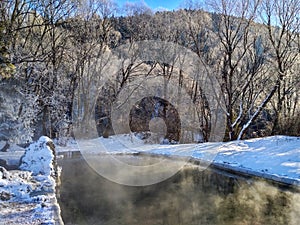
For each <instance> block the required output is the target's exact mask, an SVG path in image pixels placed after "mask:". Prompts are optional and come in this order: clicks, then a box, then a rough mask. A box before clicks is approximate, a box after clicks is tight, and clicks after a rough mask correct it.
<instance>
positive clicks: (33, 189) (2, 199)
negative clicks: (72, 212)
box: [0, 137, 60, 225]
mask: <svg viewBox="0 0 300 225" xmlns="http://www.w3.org/2000/svg"><path fill="white" fill-rule="evenodd" d="M51 142H52V141H51V140H50V139H49V138H47V137H41V138H40V139H39V140H38V141H37V142H35V143H33V144H31V145H30V146H29V147H28V148H27V149H26V151H25V155H24V157H23V158H22V163H21V166H20V169H21V170H12V171H7V170H5V169H4V168H3V167H0V224H1V225H2V224H7V225H8V224H31V225H32V224H59V223H60V218H59V207H58V204H57V200H56V196H55V185H56V182H55V170H54V168H53V159H54V155H53V154H52V150H51V148H50V147H49V146H48V143H51Z"/></svg>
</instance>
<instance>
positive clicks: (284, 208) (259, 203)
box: [59, 156, 300, 225]
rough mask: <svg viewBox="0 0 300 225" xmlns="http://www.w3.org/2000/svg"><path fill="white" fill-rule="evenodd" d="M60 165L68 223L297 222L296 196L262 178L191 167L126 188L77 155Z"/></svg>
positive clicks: (243, 224) (298, 197)
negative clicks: (252, 179) (160, 179)
mask: <svg viewBox="0 0 300 225" xmlns="http://www.w3.org/2000/svg"><path fill="white" fill-rule="evenodd" d="M136 157H139V156H136ZM143 157H145V156H143ZM60 165H61V166H62V176H61V180H62V186H61V187H60V199H59V200H60V206H61V210H62V217H63V220H64V222H65V224H66V225H68V224H72V225H74V224H87V225H92V224H97V225H98V224H99V225H100V224H101V225H160V224H161V225H200V224H203V225H209V224H212V225H216V224H220V225H223V224H224V225H227V224H228V225H246V224H247V225H248V224H249V225H250V224H255V225H259V224H262V225H269V224H270V225H271V224H274V225H275V224H276V225H280V224H285V225H286V224H292V225H298V224H300V195H299V194H298V193H293V192H291V191H282V190H280V189H278V188H276V187H274V186H271V185H270V184H267V183H266V182H263V181H255V182H251V184H250V183H247V181H246V180H243V179H239V180H237V179H236V178H234V177H230V176H227V175H224V174H220V173H217V172H216V171H213V170H205V171H200V170H199V169H197V167H195V166H189V167H187V168H185V169H183V170H182V171H180V172H178V173H177V174H176V175H175V176H173V177H172V178H170V179H168V180H166V181H164V182H161V183H159V184H155V185H151V186H146V187H129V186H124V185H119V184H116V183H113V182H110V181H108V180H106V179H104V178H102V177H101V176H99V175H98V174H97V173H95V172H94V171H93V170H92V169H90V168H89V166H88V164H86V163H85V161H84V160H83V159H82V158H81V157H80V156H79V157H73V158H65V159H63V160H61V161H60Z"/></svg>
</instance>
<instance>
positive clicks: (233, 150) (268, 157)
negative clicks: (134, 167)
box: [58, 135, 300, 185]
mask: <svg viewBox="0 0 300 225" xmlns="http://www.w3.org/2000/svg"><path fill="white" fill-rule="evenodd" d="M86 146H88V147H86ZM73 150H78V151H81V152H86V151H88V152H89V153H91V154H97V153H99V154H101V153H109V154H117V153H136V152H143V153H149V154H158V155H166V156H183V157H191V158H194V159H196V160H201V161H205V162H210V163H213V164H214V165H216V166H218V167H220V168H225V169H230V170H233V171H237V172H241V173H246V174H250V175H255V176H261V177H264V178H267V179H273V180H275V181H280V182H285V183H288V184H295V185H300V138H299V137H288V136H272V137H265V138H257V139H250V140H242V141H232V142H227V143H223V142H215V143H203V144H182V145H181V144H176V145H159V144H143V143H142V142H141V140H139V139H138V138H137V137H135V136H134V135H118V136H111V137H109V138H102V137H101V138H98V139H94V140H86V141H79V142H78V145H77V144H76V143H75V142H73V143H72V145H68V146H66V147H59V148H58V151H73Z"/></svg>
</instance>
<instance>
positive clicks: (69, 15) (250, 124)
mask: <svg viewBox="0 0 300 225" xmlns="http://www.w3.org/2000/svg"><path fill="white" fill-rule="evenodd" d="M0 6H1V11H0V13H1V15H0V16H1V22H0V33H1V38H0V64H1V65H0V79H1V81H0V84H1V87H2V86H3V85H12V83H13V84H14V86H15V89H14V90H16V91H17V92H18V93H19V94H18V95H21V96H23V97H24V98H25V99H26V101H24V102H22V103H20V102H18V101H16V102H15V104H16V106H15V107H13V108H10V107H7V106H6V107H4V104H8V102H12V101H10V100H9V101H8V100H7V101H4V100H3V101H2V102H0V104H1V109H0V113H1V114H0V116H1V118H12V117H9V116H8V117H6V116H5V115H13V113H12V111H16V110H17V111H18V114H17V115H16V116H15V115H14V118H15V119H14V121H11V123H14V124H15V127H16V128H15V129H22V132H23V133H24V132H28V134H35V135H36V136H38V135H41V134H43V135H48V136H50V137H52V138H54V137H63V136H67V135H71V134H72V129H71V125H72V116H74V115H75V116H77V117H82V118H83V119H84V120H86V121H90V120H93V119H95V115H94V114H95V109H97V110H96V113H99V115H98V117H97V118H96V119H98V120H99V121H100V120H101V119H102V120H104V119H105V121H106V123H111V121H110V110H109V108H110V107H111V105H112V104H113V102H114V100H115V99H116V98H117V96H118V94H119V93H120V91H121V90H122V88H123V87H124V85H126V84H128V83H130V82H132V81H133V80H134V79H136V78H138V77H139V76H140V75H139V74H141V71H143V76H153V77H156V76H157V77H163V79H165V82H169V81H174V82H175V81H176V82H177V83H178V85H179V86H180V87H183V88H185V89H186V92H187V93H188V94H189V96H190V98H191V100H192V101H193V103H194V104H195V106H196V108H197V112H198V117H199V118H198V122H199V123H198V124H193V126H194V127H196V128H197V129H200V130H201V132H202V135H203V136H204V139H205V140H208V139H209V134H210V129H211V118H212V115H211V113H212V112H211V109H210V108H209V105H208V104H207V97H208V96H205V93H204V92H203V90H202V87H201V85H200V82H199V81H198V80H197V79H190V78H188V76H187V75H186V74H185V72H186V71H181V69H180V68H176V67H175V64H173V63H169V64H166V63H161V62H141V61H139V60H137V59H136V58H135V54H132V55H131V56H130V57H131V58H130V59H128V60H127V61H126V62H125V61H124V62H123V63H120V67H119V68H118V70H117V71H110V72H111V73H112V74H109V77H110V82H107V83H103V81H104V80H107V79H106V78H107V77H105V76H107V74H105V73H104V72H107V70H106V67H107V66H108V64H109V63H110V62H111V61H112V58H111V55H110V53H111V52H113V51H114V49H115V48H117V47H118V46H121V45H123V44H127V45H126V46H128V47H129V48H130V46H133V45H134V44H135V43H138V42H139V41H145V40H159V41H166V42H171V43H174V44H178V45H180V46H183V47H185V48H187V49H190V50H192V51H193V52H194V53H195V54H196V55H197V56H198V58H199V62H200V63H201V64H202V65H203V67H204V68H205V73H206V75H207V76H209V77H213V78H214V79H215V80H216V82H217V84H216V85H219V86H220V87H221V90H222V95H221V96H222V101H223V102H224V107H223V108H222V110H223V113H224V115H226V124H225V125H224V126H226V134H225V138H224V139H225V140H235V139H241V138H248V137H257V136H266V135H273V134H288V135H299V134H300V130H299V127H300V106H299V97H300V96H299V95H300V93H299V86H300V83H299V82H300V75H299V74H300V73H299V69H300V67H299V65H300V64H299V62H300V58H299V55H300V37H299V33H300V32H299V31H300V30H299V28H300V18H299V15H300V1H298V0H296V1H294V0H287V1H279V0H230V1H225V0H208V1H206V3H205V4H202V8H200V4H197V2H195V1H193V2H192V1H191V2H189V4H186V9H181V10H178V11H175V12H156V13H155V12H152V11H151V9H149V8H148V7H147V6H145V5H143V4H141V3H136V4H127V5H126V6H125V7H124V8H123V9H122V8H120V7H118V6H117V5H116V4H115V3H114V2H113V1H112V0H101V1H96V0H63V1H58V0H4V1H2V2H1V3H0ZM120 15H122V16H120ZM128 61H129V63H128ZM201 73H203V71H201ZM145 74H146V75H145ZM199 76H201V74H200V75H199ZM9 79H12V80H19V82H8V80H9ZM16 83H17V86H16ZM95 87H97V88H96V89H95ZM3 90H4V89H3ZM5 90H6V91H5V93H6V94H5V96H7V89H5ZM76 91H77V92H78V91H79V92H80V93H81V94H80V96H79V95H78V94H77V93H76ZM2 92H3V91H2ZM2 92H1V95H2V96H4V94H3V93H4V92H3V93H2ZM18 95H16V96H18ZM11 96H13V95H11ZM95 96H98V98H96V100H95V98H94V97H95ZM91 99H94V100H91ZM101 99H102V100H101ZM99 101H100V102H99ZM5 102H6V103H5ZM104 102H105V106H104V107H102V106H101V107H100V106H99V104H104ZM2 104H3V106H2ZM146 105H147V104H146ZM33 106H34V107H33ZM30 109H32V110H31V111H30ZM99 110H100V111H101V110H102V111H101V112H100V111H99ZM100 114H101V115H100ZM17 117H18V118H17ZM20 118H22V119H20ZM22 120H23V121H26V126H17V125H16V124H22ZM1 121H2V120H1ZM99 121H98V122H99ZM107 121H108V122H107ZM7 122H8V124H9V121H7ZM100 123H101V121H100ZM2 124H3V123H2ZM105 126H108V125H107V124H106V125H105ZM2 127H3V126H2ZM17 127H20V128H17ZM25 128H26V129H25ZM100 130H101V129H100ZM20 131H21V130H20ZM1 132H2V133H4V132H6V130H5V129H1V126H0V133H1ZM22 132H16V133H17V134H20V133H22ZM101 132H103V130H102V131H101ZM101 132H100V133H101ZM16 133H14V136H16V135H17V134H16ZM4 136H5V135H2V137H4ZM11 136H12V135H11ZM29 136H30V135H29ZM0 137H1V135H0ZM5 139H6V140H8V141H9V140H14V141H16V139H18V138H16V137H14V138H11V137H7V136H5ZM26 139H27V140H29V139H30V138H29V137H28V136H26ZM24 141H25V140H24V136H23V137H22V138H19V142H24ZM17 142H18V141H17Z"/></svg>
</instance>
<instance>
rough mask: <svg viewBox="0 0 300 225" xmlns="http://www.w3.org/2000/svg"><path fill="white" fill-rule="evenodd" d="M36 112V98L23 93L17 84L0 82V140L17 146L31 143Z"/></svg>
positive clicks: (6, 81)
mask: <svg viewBox="0 0 300 225" xmlns="http://www.w3.org/2000/svg"><path fill="white" fill-rule="evenodd" d="M37 111H38V106H37V102H36V98H35V97H34V96H33V95H30V94H28V93H24V92H23V91H22V87H21V85H20V83H19V82H17V81H15V80H13V79H9V80H5V81H0V140H4V141H7V142H14V143H17V144H24V143H28V142H29V141H31V140H32V137H33V134H34V130H33V124H34V122H35V118H36V114H37Z"/></svg>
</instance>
